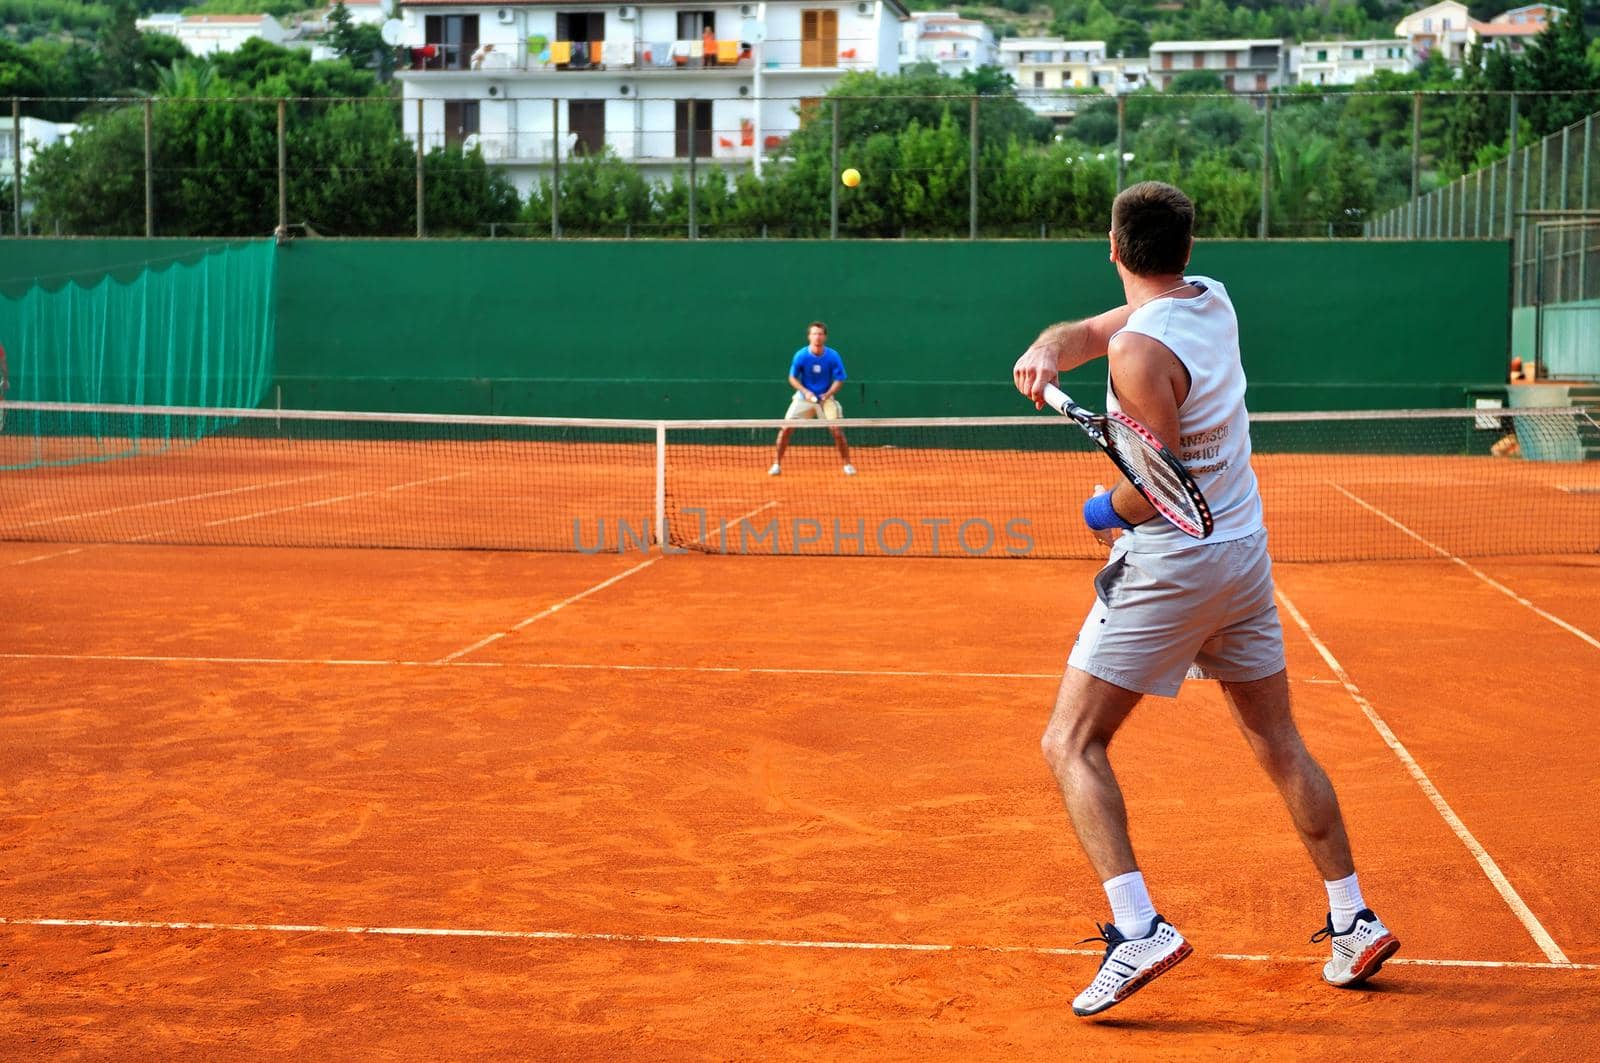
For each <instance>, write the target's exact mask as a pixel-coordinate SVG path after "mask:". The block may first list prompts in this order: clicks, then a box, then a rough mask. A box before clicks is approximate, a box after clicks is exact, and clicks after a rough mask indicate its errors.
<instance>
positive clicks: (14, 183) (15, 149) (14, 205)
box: [11, 100, 22, 236]
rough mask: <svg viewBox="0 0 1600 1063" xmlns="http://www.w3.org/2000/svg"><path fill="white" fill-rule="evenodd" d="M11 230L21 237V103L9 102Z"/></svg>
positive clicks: (18, 101)
mask: <svg viewBox="0 0 1600 1063" xmlns="http://www.w3.org/2000/svg"><path fill="white" fill-rule="evenodd" d="M11 211H12V213H11V228H12V231H13V232H14V233H15V234H16V235H17V236H21V235H22V101H21V100H12V101H11Z"/></svg>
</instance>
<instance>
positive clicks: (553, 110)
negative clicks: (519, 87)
mask: <svg viewBox="0 0 1600 1063" xmlns="http://www.w3.org/2000/svg"><path fill="white" fill-rule="evenodd" d="M550 239H552V240H559V239H561V101H560V100H558V99H556V98H554V97H551V99H550Z"/></svg>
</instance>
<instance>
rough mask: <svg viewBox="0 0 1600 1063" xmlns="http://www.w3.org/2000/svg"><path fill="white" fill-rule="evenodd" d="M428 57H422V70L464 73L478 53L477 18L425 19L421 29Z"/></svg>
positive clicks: (436, 16)
mask: <svg viewBox="0 0 1600 1063" xmlns="http://www.w3.org/2000/svg"><path fill="white" fill-rule="evenodd" d="M423 30H424V36H426V37H427V38H428V39H427V42H426V43H427V45H428V47H430V48H432V49H433V50H434V54H432V55H424V57H423V60H422V69H424V70H467V69H469V68H470V66H471V63H472V53H473V52H475V51H477V50H478V16H477V15H429V16H428V17H427V22H426V23H425V25H424V26H423Z"/></svg>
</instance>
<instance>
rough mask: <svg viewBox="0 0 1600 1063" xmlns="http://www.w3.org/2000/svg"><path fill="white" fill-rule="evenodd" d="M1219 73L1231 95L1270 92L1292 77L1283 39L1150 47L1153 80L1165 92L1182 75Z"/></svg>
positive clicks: (1168, 42)
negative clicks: (1199, 72) (1194, 72)
mask: <svg viewBox="0 0 1600 1063" xmlns="http://www.w3.org/2000/svg"><path fill="white" fill-rule="evenodd" d="M1197 70H1198V71H1204V72H1206V73H1208V74H1215V75H1217V77H1218V78H1220V79H1221V80H1222V87H1223V88H1224V89H1226V90H1227V91H1229V92H1269V91H1271V90H1272V89H1276V88H1279V87H1281V86H1282V85H1283V84H1285V83H1286V82H1287V81H1288V77H1289V53H1288V51H1287V50H1285V48H1284V46H1283V40H1282V38H1277V37H1274V38H1270V39H1267V40H1239V41H1158V42H1156V43H1155V44H1152V45H1151V46H1150V81H1151V83H1152V84H1154V85H1155V86H1156V87H1157V88H1158V89H1161V90H1163V91H1165V90H1167V89H1170V88H1171V87H1172V82H1173V79H1174V78H1176V77H1177V76H1178V75H1179V74H1187V73H1190V72H1192V71H1197Z"/></svg>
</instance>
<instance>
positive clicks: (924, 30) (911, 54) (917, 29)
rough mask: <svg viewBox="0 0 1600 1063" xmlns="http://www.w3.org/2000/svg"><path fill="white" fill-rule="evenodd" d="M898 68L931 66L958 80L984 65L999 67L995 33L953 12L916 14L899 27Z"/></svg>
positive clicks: (977, 22) (975, 20) (980, 23)
mask: <svg viewBox="0 0 1600 1063" xmlns="http://www.w3.org/2000/svg"><path fill="white" fill-rule="evenodd" d="M900 32H901V36H900V65H901V66H902V67H906V66H911V65H913V64H915V63H932V64H933V65H934V66H936V67H938V68H939V73H941V74H944V75H946V76H948V77H960V76H961V75H962V74H964V73H968V72H971V71H976V70H977V69H978V68H979V67H983V66H999V65H1000V50H999V48H998V47H996V46H995V41H994V31H993V30H991V29H990V28H989V27H988V26H987V25H986V24H985V23H983V22H980V21H978V20H977V19H971V18H962V17H961V16H960V15H958V14H957V13H956V12H954V11H917V12H913V13H912V15H911V18H910V20H909V21H907V22H906V23H904V24H903V25H902V26H901V31H900Z"/></svg>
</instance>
